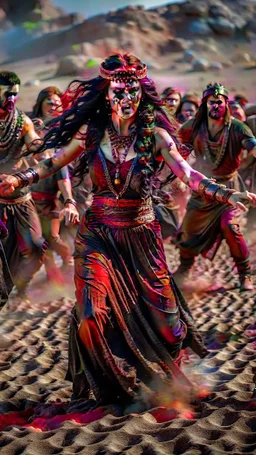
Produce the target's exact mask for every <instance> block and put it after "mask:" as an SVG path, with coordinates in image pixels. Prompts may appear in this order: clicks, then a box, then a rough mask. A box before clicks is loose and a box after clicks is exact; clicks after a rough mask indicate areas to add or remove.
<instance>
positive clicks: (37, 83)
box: [24, 79, 41, 87]
mask: <svg viewBox="0 0 256 455" xmlns="http://www.w3.org/2000/svg"><path fill="white" fill-rule="evenodd" d="M40 84H41V82H40V80H39V79H32V80H29V81H27V82H25V84H24V86H25V87H39V86H40Z"/></svg>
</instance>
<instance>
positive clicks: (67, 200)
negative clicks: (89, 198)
mask: <svg viewBox="0 0 256 455" xmlns="http://www.w3.org/2000/svg"><path fill="white" fill-rule="evenodd" d="M67 204H73V205H74V206H75V207H77V202H76V200H75V199H70V198H68V199H66V200H65V201H64V207H65V206H66V205H67Z"/></svg>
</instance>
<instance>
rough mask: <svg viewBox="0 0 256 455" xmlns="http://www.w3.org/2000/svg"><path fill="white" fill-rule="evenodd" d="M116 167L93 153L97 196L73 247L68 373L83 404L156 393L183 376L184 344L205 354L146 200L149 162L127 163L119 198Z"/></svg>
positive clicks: (98, 152)
mask: <svg viewBox="0 0 256 455" xmlns="http://www.w3.org/2000/svg"><path fill="white" fill-rule="evenodd" d="M115 166H116V165H115V164H114V163H112V162H110V161H109V160H107V159H106V158H105V156H104V154H103V153H102V151H101V149H98V150H94V151H93V152H90V155H89V171H90V176H91V179H92V182H93V193H94V197H93V202H92V205H91V207H90V208H89V209H88V210H87V211H86V214H85V215H84V217H83V219H82V221H81V223H80V226H79V229H78V233H77V237H76V241H75V282H76V298H77V304H76V307H75V309H74V312H73V320H72V323H71V332H70V352H69V368H68V374H67V379H70V380H72V381H73V390H74V396H75V397H77V398H79V397H88V396H89V394H90V393H93V395H94V397H95V398H96V399H97V400H99V399H103V400H104V399H109V400H111V399H113V397H117V396H119V397H129V396H130V397H136V396H138V395H139V394H140V393H141V392H142V391H144V392H145V391H146V390H147V391H148V392H149V393H150V391H152V384H153V383H154V384H156V383H157V384H158V386H159V385H160V386H161V384H164V383H165V384H166V383H168V381H170V380H171V379H172V378H173V375H176V374H178V372H179V371H178V370H179V369H178V367H177V365H175V363H174V360H173V359H175V358H176V356H177V355H178V353H179V350H180V348H181V346H191V347H192V348H193V349H194V351H195V352H197V353H198V354H199V355H200V356H201V357H203V356H204V355H206V353H207V351H206V349H205V348H204V346H203V344H202V343H201V339H200V337H199V335H198V333H197V332H196V330H195V329H194V327H193V322H192V319H191V317H190V315H189V312H188V309H187V307H186V304H185V302H184V300H183V297H182V295H181V293H180V292H179V290H178V288H177V287H176V285H175V282H174V281H173V278H172V276H171V273H170V271H169V270H168V266H167V263H166V258H165V253H164V248H163V242H162V237H161V230H160V225H159V222H158V221H157V220H156V219H155V215H154V210H153V208H152V200H151V198H147V199H142V198H141V196H140V190H141V185H142V173H141V171H142V169H143V164H141V163H140V162H139V161H138V159H137V157H135V158H134V159H132V160H129V161H126V162H124V163H123V164H122V165H121V169H120V177H121V182H122V184H121V185H120V188H119V190H115V189H114V192H113V188H114V187H113V184H112V182H113V181H114V175H115ZM118 193H119V196H118ZM156 321H158V324H156ZM159 321H162V325H161V322H160V324H159ZM159 327H160V329H159Z"/></svg>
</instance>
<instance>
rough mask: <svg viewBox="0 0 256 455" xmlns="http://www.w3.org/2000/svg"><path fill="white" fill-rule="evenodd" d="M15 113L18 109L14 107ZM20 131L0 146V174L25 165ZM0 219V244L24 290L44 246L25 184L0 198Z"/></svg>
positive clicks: (19, 286) (22, 290)
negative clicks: (3, 229) (1, 224)
mask: <svg viewBox="0 0 256 455" xmlns="http://www.w3.org/2000/svg"><path fill="white" fill-rule="evenodd" d="M16 111H17V112H18V113H19V114H20V111H18V110H16ZM23 134H24V131H20V134H19V135H18V136H17V137H16V140H15V141H14V142H12V147H11V149H8V150H6V152H5V153H3V151H1V149H0V173H1V174H7V175H11V174H13V172H14V171H21V170H23V169H27V168H28V163H27V161H26V159H25V158H24V157H22V147H23V145H24V141H23ZM0 219H1V220H3V221H5V222H6V226H7V228H8V232H9V235H8V237H7V238H6V239H5V240H4V242H3V246H4V249H5V254H6V258H7V262H8V264H9V267H10V270H11V273H12V276H13V279H14V283H15V285H16V287H17V289H18V291H19V292H21V293H22V292H24V291H25V288H26V287H27V285H28V283H29V281H30V280H31V278H32V277H33V275H34V274H35V273H36V272H37V271H38V270H39V269H40V267H41V264H42V259H43V254H44V249H45V244H44V240H43V238H42V232H41V226H40V221H39V218H38V215H37V212H36V208H35V205H34V203H33V201H32V200H31V195H30V192H29V188H28V187H24V188H16V190H15V191H14V192H13V193H11V194H9V195H8V197H6V198H5V199H1V198H0Z"/></svg>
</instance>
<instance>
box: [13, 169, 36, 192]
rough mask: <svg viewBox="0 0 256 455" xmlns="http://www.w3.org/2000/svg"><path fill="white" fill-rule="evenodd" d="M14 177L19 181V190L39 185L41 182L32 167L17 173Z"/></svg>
mask: <svg viewBox="0 0 256 455" xmlns="http://www.w3.org/2000/svg"><path fill="white" fill-rule="evenodd" d="M14 177H16V178H17V179H18V182H19V188H24V186H30V185H32V184H33V183H37V182H38V181H39V174H38V172H37V171H36V170H35V169H33V168H32V167H30V168H28V169H27V170H26V171H20V172H17V173H16V174H14Z"/></svg>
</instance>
